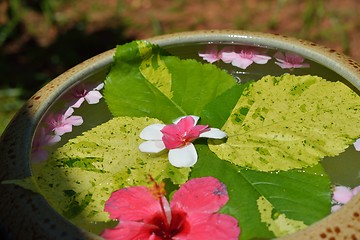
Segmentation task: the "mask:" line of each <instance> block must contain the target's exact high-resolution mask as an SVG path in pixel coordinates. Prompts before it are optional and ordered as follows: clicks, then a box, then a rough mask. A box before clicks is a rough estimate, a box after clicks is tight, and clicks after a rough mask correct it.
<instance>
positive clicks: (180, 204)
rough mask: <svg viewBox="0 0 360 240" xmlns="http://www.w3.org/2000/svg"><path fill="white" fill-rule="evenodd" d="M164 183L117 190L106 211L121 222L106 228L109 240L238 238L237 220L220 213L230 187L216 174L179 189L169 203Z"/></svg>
mask: <svg viewBox="0 0 360 240" xmlns="http://www.w3.org/2000/svg"><path fill="white" fill-rule="evenodd" d="M163 193H164V191H163V185H158V184H155V187H154V189H149V188H147V187H143V186H136V187H129V188H123V189H120V190H118V191H116V192H113V193H112V194H111V196H110V198H109V199H108V200H107V201H106V203H105V211H106V212H109V213H110V218H111V219H116V220H118V221H119V224H118V225H117V226H116V227H115V228H112V229H106V230H105V231H104V232H103V233H102V234H101V236H102V237H103V238H105V239H117V240H132V239H153V240H172V239H176V240H185V239H217V240H232V239H234V240H235V239H238V238H239V234H240V229H239V227H238V223H237V220H236V219H235V218H233V217H231V216H229V215H225V214H220V213H216V212H217V211H219V209H220V208H221V207H222V206H224V205H225V204H226V203H227V201H228V199H229V197H228V193H227V190H226V186H225V185H224V184H222V183H221V182H220V181H219V180H217V179H216V178H213V177H203V178H194V179H192V180H189V181H187V182H186V183H185V184H183V185H182V186H181V187H180V188H179V190H178V191H176V192H175V193H174V195H173V197H172V200H171V202H170V204H169V202H168V201H167V199H166V198H165V197H164V194H163Z"/></svg>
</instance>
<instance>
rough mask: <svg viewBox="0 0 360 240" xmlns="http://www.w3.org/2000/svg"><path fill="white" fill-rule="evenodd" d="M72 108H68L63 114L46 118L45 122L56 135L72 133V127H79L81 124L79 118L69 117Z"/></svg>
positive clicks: (80, 118) (81, 120)
mask: <svg viewBox="0 0 360 240" xmlns="http://www.w3.org/2000/svg"><path fill="white" fill-rule="evenodd" d="M73 112H74V109H73V108H71V107H70V108H68V109H67V110H66V112H65V113H64V114H55V115H51V116H49V117H48V118H47V120H46V122H47V124H48V125H49V126H50V128H51V130H52V131H54V132H55V134H56V135H58V136H62V135H63V134H65V133H68V132H71V131H72V126H80V125H81V124H82V123H83V119H82V117H81V116H71V115H72V114H73Z"/></svg>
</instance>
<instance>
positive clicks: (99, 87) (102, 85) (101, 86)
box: [94, 83, 104, 91]
mask: <svg viewBox="0 0 360 240" xmlns="http://www.w3.org/2000/svg"><path fill="white" fill-rule="evenodd" d="M103 88H104V83H100V84H99V85H97V86H96V87H95V88H94V90H97V91H100V90H101V89H103Z"/></svg>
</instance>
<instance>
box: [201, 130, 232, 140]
mask: <svg viewBox="0 0 360 240" xmlns="http://www.w3.org/2000/svg"><path fill="white" fill-rule="evenodd" d="M199 137H204V138H213V139H222V138H226V137H227V134H226V133H225V132H223V131H221V130H220V129H217V128H209V131H206V132H203V133H201V134H200V136H199Z"/></svg>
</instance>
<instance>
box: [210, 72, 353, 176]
mask: <svg viewBox="0 0 360 240" xmlns="http://www.w3.org/2000/svg"><path fill="white" fill-rule="evenodd" d="M359 124H360V97H359V96H358V95H357V94H356V93H355V92H353V91H352V90H351V89H350V88H349V87H347V86H346V85H345V84H343V83H341V82H329V81H326V80H324V79H322V78H320V77H315V76H293V75H288V74H286V75H283V76H280V77H273V76H266V77H263V78H262V79H261V80H259V81H257V82H255V83H253V84H252V85H251V86H250V87H249V88H248V89H247V90H246V91H244V93H243V95H242V96H241V98H240V99H239V101H238V102H237V104H236V107H235V108H234V109H233V111H232V113H231V116H230V117H229V118H228V120H227V122H226V123H225V125H224V126H223V128H222V130H224V131H225V132H226V133H227V134H228V136H229V137H228V140H227V142H226V143H224V144H213V145H210V148H211V150H212V151H214V152H215V153H216V154H217V155H218V156H219V157H220V158H221V159H224V160H228V161H230V162H232V163H234V164H236V165H239V166H242V167H247V168H252V169H257V170H261V171H273V170H288V169H294V168H303V167H308V166H313V165H315V164H317V163H318V162H319V161H320V159H322V158H323V157H324V156H336V155H338V154H339V153H341V152H343V151H344V150H345V149H346V148H347V147H348V145H349V144H351V143H352V142H354V140H355V139H356V138H358V137H359V136H360V128H359V127H358V126H359Z"/></svg>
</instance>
